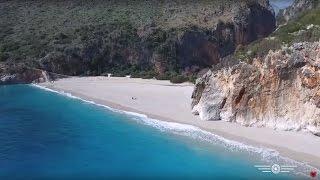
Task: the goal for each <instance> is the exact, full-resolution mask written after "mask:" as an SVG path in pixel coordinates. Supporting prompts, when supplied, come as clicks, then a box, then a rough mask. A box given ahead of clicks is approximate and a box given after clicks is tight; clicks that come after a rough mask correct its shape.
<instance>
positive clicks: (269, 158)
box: [32, 84, 319, 176]
mask: <svg viewBox="0 0 320 180" xmlns="http://www.w3.org/2000/svg"><path fill="white" fill-rule="evenodd" d="M32 86H34V87H37V88H40V89H42V90H45V91H49V92H53V93H57V94H60V95H63V96H67V97H69V98H72V99H77V100H81V101H83V102H86V103H89V104H93V105H96V106H100V107H103V108H106V109H108V110H110V111H113V112H116V113H121V114H126V115H129V116H131V117H132V119H133V120H136V121H137V122H139V123H143V124H145V125H148V126H151V127H154V128H156V129H158V130H160V131H163V132H169V133H174V134H177V135H182V136H188V137H191V138H193V139H197V140H201V141H205V142H209V143H213V144H218V145H221V146H223V147H225V148H226V149H227V150H230V151H238V152H248V153H251V154H254V155H258V156H259V157H260V158H261V159H262V161H264V162H265V163H269V164H271V165H272V164H273V163H277V164H281V165H290V166H297V168H296V169H295V171H296V172H294V173H295V174H298V175H303V176H308V173H309V172H310V170H317V171H319V170H318V169H317V168H315V167H312V166H310V165H308V164H307V163H303V162H298V161H295V160H293V159H290V158H287V157H283V156H281V155H280V153H279V152H278V151H276V150H274V149H269V148H265V147H255V146H251V145H248V144H244V143H242V142H238V141H234V140H230V139H226V138H224V137H222V136H219V135H216V134H214V133H211V132H208V131H204V130H202V129H200V128H198V127H196V126H192V125H188V124H180V123H175V122H167V121H161V120H157V119H152V118H149V117H148V116H147V115H144V114H139V113H135V112H130V111H124V110H118V109H114V108H111V107H109V106H106V105H103V104H98V103H95V102H94V101H88V100H85V99H82V98H80V97H77V96H74V95H72V94H71V93H66V92H64V91H56V90H52V89H50V88H46V87H43V86H40V85H37V84H32Z"/></svg>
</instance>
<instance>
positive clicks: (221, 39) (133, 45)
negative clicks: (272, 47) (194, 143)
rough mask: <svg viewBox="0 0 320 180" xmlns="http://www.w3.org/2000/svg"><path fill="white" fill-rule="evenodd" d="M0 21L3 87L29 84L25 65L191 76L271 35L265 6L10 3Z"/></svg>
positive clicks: (218, 0) (71, 71)
mask: <svg viewBox="0 0 320 180" xmlns="http://www.w3.org/2000/svg"><path fill="white" fill-rule="evenodd" d="M0 17H1V18H0V19H1V20H0V37H1V38H0V61H1V63H2V67H5V68H2V69H1V71H2V74H3V76H4V75H5V74H7V75H10V74H11V75H12V74H15V75H16V76H7V77H6V78H4V79H7V81H10V82H24V80H26V81H27V82H30V80H32V79H33V78H31V79H30V78H26V77H24V76H21V74H23V72H25V71H30V68H29V67H32V68H34V67H35V68H39V69H43V70H46V71H49V72H55V73H60V74H66V75H101V74H104V73H113V74H115V75H118V76H123V75H125V74H132V75H133V76H136V77H146V78H147V77H154V76H157V77H158V78H159V79H168V78H169V79H170V78H173V77H176V76H177V74H183V75H185V76H191V77H192V75H194V74H196V73H197V72H198V71H199V70H200V69H201V68H204V67H209V66H211V65H213V64H216V63H218V61H219V59H220V58H221V57H224V56H227V55H229V54H231V53H233V52H234V50H235V49H236V47H237V46H238V45H245V44H248V43H250V42H252V41H254V40H256V39H258V38H261V37H265V36H267V35H268V34H270V33H271V32H272V31H273V30H274V29H275V18H274V15H273V12H272V10H271V9H270V5H269V3H268V1H267V0H259V1H254V0H242V1H240V2H239V1H235V0H229V1H223V0H214V1H207V0H200V1H191V0H189V1H183V2H182V1H160V0H151V1H102V0H93V1H76V0H68V1H27V2H26V1H18V0H16V1H2V2H0ZM0 73H1V72H0ZM27 74H29V73H27ZM35 74H39V73H35ZM36 76H37V75H36ZM8 77H11V78H8Z"/></svg>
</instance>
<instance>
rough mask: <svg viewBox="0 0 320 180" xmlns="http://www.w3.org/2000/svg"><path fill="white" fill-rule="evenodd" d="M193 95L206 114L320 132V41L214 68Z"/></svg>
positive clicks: (198, 110) (196, 106)
mask: <svg viewBox="0 0 320 180" xmlns="http://www.w3.org/2000/svg"><path fill="white" fill-rule="evenodd" d="M192 98H193V102H192V108H193V112H194V113H195V114H199V115H200V117H201V119H203V120H224V121H229V122H235V123H240V124H242V125H244V126H257V127H270V128H274V129H281V130H296V131H299V130H303V131H310V132H312V133H314V134H316V135H320V42H316V43H297V44H294V45H293V46H291V47H283V48H282V49H281V50H277V51H270V52H269V54H268V55H267V56H266V57H265V58H260V59H254V60H253V63H252V64H247V63H244V62H239V63H236V64H235V65H231V66H222V67H221V68H220V69H216V70H210V71H208V72H207V73H206V74H205V75H204V76H203V77H202V78H200V79H198V80H197V83H196V87H195V90H194V92H193V95H192Z"/></svg>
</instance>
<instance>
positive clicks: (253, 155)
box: [0, 85, 308, 179]
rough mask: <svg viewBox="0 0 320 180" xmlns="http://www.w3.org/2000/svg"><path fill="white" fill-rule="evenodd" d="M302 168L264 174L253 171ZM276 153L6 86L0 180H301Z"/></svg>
mask: <svg viewBox="0 0 320 180" xmlns="http://www.w3.org/2000/svg"><path fill="white" fill-rule="evenodd" d="M273 163H278V164H280V165H281V164H289V165H292V164H293V165H297V168H296V169H295V172H290V173H280V174H277V175H275V174H272V173H262V172H261V171H259V170H258V169H257V168H256V167H254V165H261V164H262V165H272V164H273ZM307 171H308V168H306V169H305V165H303V164H302V165H301V164H299V163H297V162H294V161H291V160H288V159H285V158H282V157H280V156H278V154H277V153H276V152H275V151H271V150H265V149H262V148H254V147H251V146H245V145H244V144H241V143H237V142H233V141H229V140H226V139H223V138H221V137H219V136H215V135H213V134H211V133H208V132H204V131H201V130H200V129H198V128H196V127H193V126H187V125H186V126H185V125H180V124H176V123H165V122H161V121H157V120H152V119H148V118H146V117H145V116H142V115H136V114H132V113H123V112H120V111H116V110H112V109H108V108H105V107H102V106H97V105H95V104H92V103H88V102H84V101H81V100H79V99H76V98H70V97H66V96H62V95H59V94H57V93H53V92H50V91H45V90H42V89H39V88H36V87H33V86H29V85H13V86H0V179H15V178H22V179H35V178H53V179H61V178H62V179H64V178H73V179H79V178H120V177H121V178H197V179H198V178H222V177H223V178H224V179H228V178H229V179H234V178H236V179H252V178H259V179H260V178H265V179H269V178H273V179H274V178H278V179H294V178H296V179H301V178H305V177H304V176H301V175H297V174H296V173H297V172H300V173H306V172H307Z"/></svg>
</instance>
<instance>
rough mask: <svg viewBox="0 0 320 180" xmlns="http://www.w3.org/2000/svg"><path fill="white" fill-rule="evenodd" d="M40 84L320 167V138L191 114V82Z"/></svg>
mask: <svg viewBox="0 0 320 180" xmlns="http://www.w3.org/2000/svg"><path fill="white" fill-rule="evenodd" d="M40 85H41V86H43V87H47V88H50V89H53V90H57V91H64V92H68V93H71V94H72V95H74V96H78V97H81V98H83V99H87V100H91V101H94V102H96V103H99V104H104V105H107V106H110V107H112V108H117V109H122V110H126V111H132V112H137V113H142V114H145V115H147V116H148V117H151V118H155V119H159V120H163V121H170V122H177V123H182V124H190V125H194V126H197V127H199V128H201V129H203V130H206V131H209V132H212V133H214V134H217V135H220V136H222V137H225V138H227V139H231V140H235V141H239V142H243V143H245V144H250V145H254V146H259V147H266V148H271V149H275V150H277V151H278V152H280V154H281V155H282V156H286V157H289V158H291V159H294V160H297V161H300V162H306V163H308V164H310V165H312V166H314V167H317V168H320V152H319V150H320V137H316V136H314V135H312V134H309V133H303V132H289V131H275V130H273V129H268V128H255V127H243V126H241V125H238V124H234V123H229V122H224V121H202V120H200V119H199V117H198V116H195V115H193V114H192V113H191V107H190V104H191V94H192V91H193V85H192V84H190V83H183V84H178V85H174V84H171V83H170V82H169V81H158V80H146V79H132V78H116V77H112V78H108V77H72V78H65V79H60V80H58V81H55V82H53V83H52V82H50V83H42V84H40Z"/></svg>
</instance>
